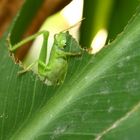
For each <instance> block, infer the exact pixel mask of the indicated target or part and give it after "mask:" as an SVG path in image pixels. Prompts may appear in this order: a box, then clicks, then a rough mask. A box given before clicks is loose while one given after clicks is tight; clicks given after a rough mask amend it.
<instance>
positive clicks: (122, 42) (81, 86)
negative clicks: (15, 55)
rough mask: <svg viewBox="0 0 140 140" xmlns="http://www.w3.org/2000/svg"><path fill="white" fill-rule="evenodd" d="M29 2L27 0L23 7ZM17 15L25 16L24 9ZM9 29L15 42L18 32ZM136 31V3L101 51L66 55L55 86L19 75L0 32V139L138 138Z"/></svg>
mask: <svg viewBox="0 0 140 140" xmlns="http://www.w3.org/2000/svg"><path fill="white" fill-rule="evenodd" d="M30 2H31V1H30V0H27V1H26V4H27V5H28V7H30V6H31V3H30ZM24 10H27V11H28V10H29V9H28V8H26V9H24ZM21 13H22V11H21ZM22 16H23V17H24V21H25V22H26V20H25V17H26V14H22ZM22 16H20V18H19V19H18V18H17V20H16V21H15V24H13V27H12V29H15V30H16V26H15V25H16V23H17V22H19V20H21V19H22ZM27 22H28V21H27ZM18 26H19V27H18V29H20V27H22V24H20V25H19V24H18ZM24 29H25V28H24ZM11 31H12V32H11V39H12V43H15V42H16V41H18V35H19V36H21V34H22V33H21V32H18V30H17V31H16V32H14V30H11ZM139 36H140V8H139V9H138V10H137V14H136V15H135V16H134V17H133V19H132V20H131V21H130V22H129V24H128V26H127V27H126V28H125V30H124V31H123V33H122V34H121V35H119V36H118V37H117V39H116V40H115V41H113V42H112V43H111V44H110V45H108V46H106V47H105V48H104V49H103V50H102V51H101V52H100V53H98V54H97V55H95V56H89V55H83V57H81V58H78V59H71V60H70V61H69V70H68V73H67V77H66V80H65V82H64V84H63V85H61V86H56V87H54V86H52V87H48V86H47V85H45V84H44V83H42V82H41V81H40V80H39V79H38V77H37V76H36V75H35V74H33V73H32V72H27V73H26V74H24V75H20V76H18V75H17V72H18V71H19V69H20V68H19V66H18V65H17V64H14V62H13V60H12V59H11V57H10V56H9V52H8V49H7V45H6V41H5V39H6V37H4V38H3V39H2V40H1V42H0V56H1V59H0V65H1V67H0V139H1V140H90V139H95V140H98V139H113V138H114V139H117V140H118V139H120V140H122V139H125V138H127V139H132V138H133V139H136V140H137V138H139V133H136V132H138V130H139V125H138V124H139V112H140V105H139V104H140V93H139V86H140V72H139V64H140V61H139V59H140V55H139V52H140V45H139V44H140V37H139ZM13 38H14V39H13ZM131 123H133V126H131ZM133 129H136V131H134V130H133ZM131 130H133V131H131ZM122 132H125V133H124V134H123V135H122V134H121V133H122ZM130 132H131V133H130ZM131 134H133V135H134V136H131ZM128 136H131V137H128Z"/></svg>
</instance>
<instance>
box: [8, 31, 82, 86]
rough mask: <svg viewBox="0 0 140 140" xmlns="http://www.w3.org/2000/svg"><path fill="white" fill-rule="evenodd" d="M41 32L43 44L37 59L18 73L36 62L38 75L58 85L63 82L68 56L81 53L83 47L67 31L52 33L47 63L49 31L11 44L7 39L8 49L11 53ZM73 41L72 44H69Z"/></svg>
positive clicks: (51, 83)
mask: <svg viewBox="0 0 140 140" xmlns="http://www.w3.org/2000/svg"><path fill="white" fill-rule="evenodd" d="M41 34H43V39H44V40H43V44H42V47H41V51H40V54H39V58H38V60H36V61H35V62H33V63H32V64H31V65H29V66H28V67H27V68H26V69H24V70H22V71H20V72H19V73H24V72H26V71H28V70H29V69H31V67H32V66H33V65H35V64H36V63H38V75H39V77H41V79H43V80H44V81H46V79H47V80H48V81H49V83H50V85H60V84H62V83H63V81H64V79H65V76H66V73H67V69H68V57H74V56H79V55H81V54H82V52H83V49H82V48H81V47H80V46H79V44H78V42H77V41H76V40H75V39H74V38H73V37H72V36H71V35H70V34H69V32H68V31H62V32H60V33H58V34H55V35H54V43H53V46H52V50H51V52H50V57H49V61H48V64H46V58H47V43H48V37H49V32H48V31H40V32H38V33H36V34H34V35H31V36H29V37H27V38H25V39H24V40H22V41H21V42H19V43H17V44H15V45H13V46H12V44H11V43H10V41H9V51H10V52H11V53H13V52H14V51H16V50H17V49H18V48H20V47H21V46H23V45H24V44H25V43H27V42H29V41H31V40H33V39H35V38H36V37H37V36H39V35H41ZM71 42H73V44H75V45H73V46H71V44H70V43H71Z"/></svg>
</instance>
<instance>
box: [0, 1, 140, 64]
mask: <svg viewBox="0 0 140 140" xmlns="http://www.w3.org/2000/svg"><path fill="white" fill-rule="evenodd" d="M139 2H140V0H63V1H62V0H53V1H52V0H43V4H42V6H41V7H40V9H39V10H38V13H37V14H36V16H35V18H34V19H33V21H32V23H31V26H29V28H28V29H27V31H26V32H25V33H24V36H23V38H24V37H27V36H29V35H31V34H33V33H35V32H37V31H38V30H48V31H49V32H50V37H49V46H50V47H49V48H50V49H51V46H52V43H53V36H54V34H56V33H58V32H60V31H63V30H64V29H67V28H69V27H71V26H72V25H74V24H75V23H77V22H79V21H80V20H82V19H83V18H85V19H84V20H83V21H81V28H80V29H79V27H80V24H78V25H77V26H75V27H74V28H72V29H70V30H69V31H70V33H71V34H72V35H73V36H74V37H75V38H76V39H77V40H78V41H79V42H80V44H81V46H82V47H92V53H94V54H95V53H97V52H98V51H99V50H100V49H101V48H102V47H103V46H105V44H108V43H109V42H111V41H112V40H114V39H115V37H116V36H117V34H119V33H121V32H122V31H123V28H124V27H125V26H126V25H127V23H128V20H129V19H130V18H131V16H132V15H133V13H134V12H135V10H136V8H137V6H138V5H139ZM23 4H24V0H20V1H19V0H0V37H2V35H3V33H4V32H5V31H6V30H7V28H8V27H9V25H10V23H11V21H12V20H13V17H15V15H16V13H17V11H19V9H20V8H21V6H22V5H23ZM41 40H42V38H41V37H40V38H38V39H37V40H36V41H35V42H34V43H33V45H32V46H33V47H31V49H30V51H29V48H30V46H31V45H28V46H25V47H22V48H21V49H19V50H18V51H17V52H16V56H17V58H19V59H20V60H23V58H25V56H26V58H25V59H24V61H25V63H26V64H27V65H28V63H30V61H32V59H34V57H37V56H38V54H36V52H39V51H40V48H39V46H41V42H42V41H41ZM27 52H28V53H27ZM33 54H35V56H34V55H33Z"/></svg>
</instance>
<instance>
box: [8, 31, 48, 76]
mask: <svg viewBox="0 0 140 140" xmlns="http://www.w3.org/2000/svg"><path fill="white" fill-rule="evenodd" d="M41 34H43V44H42V47H41V52H40V55H39V59H38V60H36V61H35V62H33V63H32V64H31V65H29V66H27V67H26V68H25V69H24V70H22V71H19V72H18V74H22V73H25V72H27V71H29V70H30V69H31V68H32V67H33V66H34V65H35V64H36V63H38V62H39V61H41V62H42V63H44V64H45V62H46V57H47V43H48V37H49V32H48V31H40V32H38V33H36V34H34V35H31V36H29V37H27V38H25V39H24V40H22V41H20V42H19V43H17V44H15V45H14V46H12V45H11V43H10V40H9V39H8V42H9V51H10V52H14V51H16V50H17V49H18V48H20V47H22V46H23V45H24V44H26V43H28V42H29V41H32V40H34V39H35V38H36V37H38V36H39V35H41ZM40 69H44V68H43V67H42V65H40V63H38V70H39V71H40Z"/></svg>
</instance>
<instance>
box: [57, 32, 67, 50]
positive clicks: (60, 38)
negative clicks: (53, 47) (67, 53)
mask: <svg viewBox="0 0 140 140" xmlns="http://www.w3.org/2000/svg"><path fill="white" fill-rule="evenodd" d="M66 37H67V36H66V33H64V32H60V33H59V34H56V35H55V36H54V41H55V44H57V45H58V47H59V48H65V47H66V41H67V38H66Z"/></svg>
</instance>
